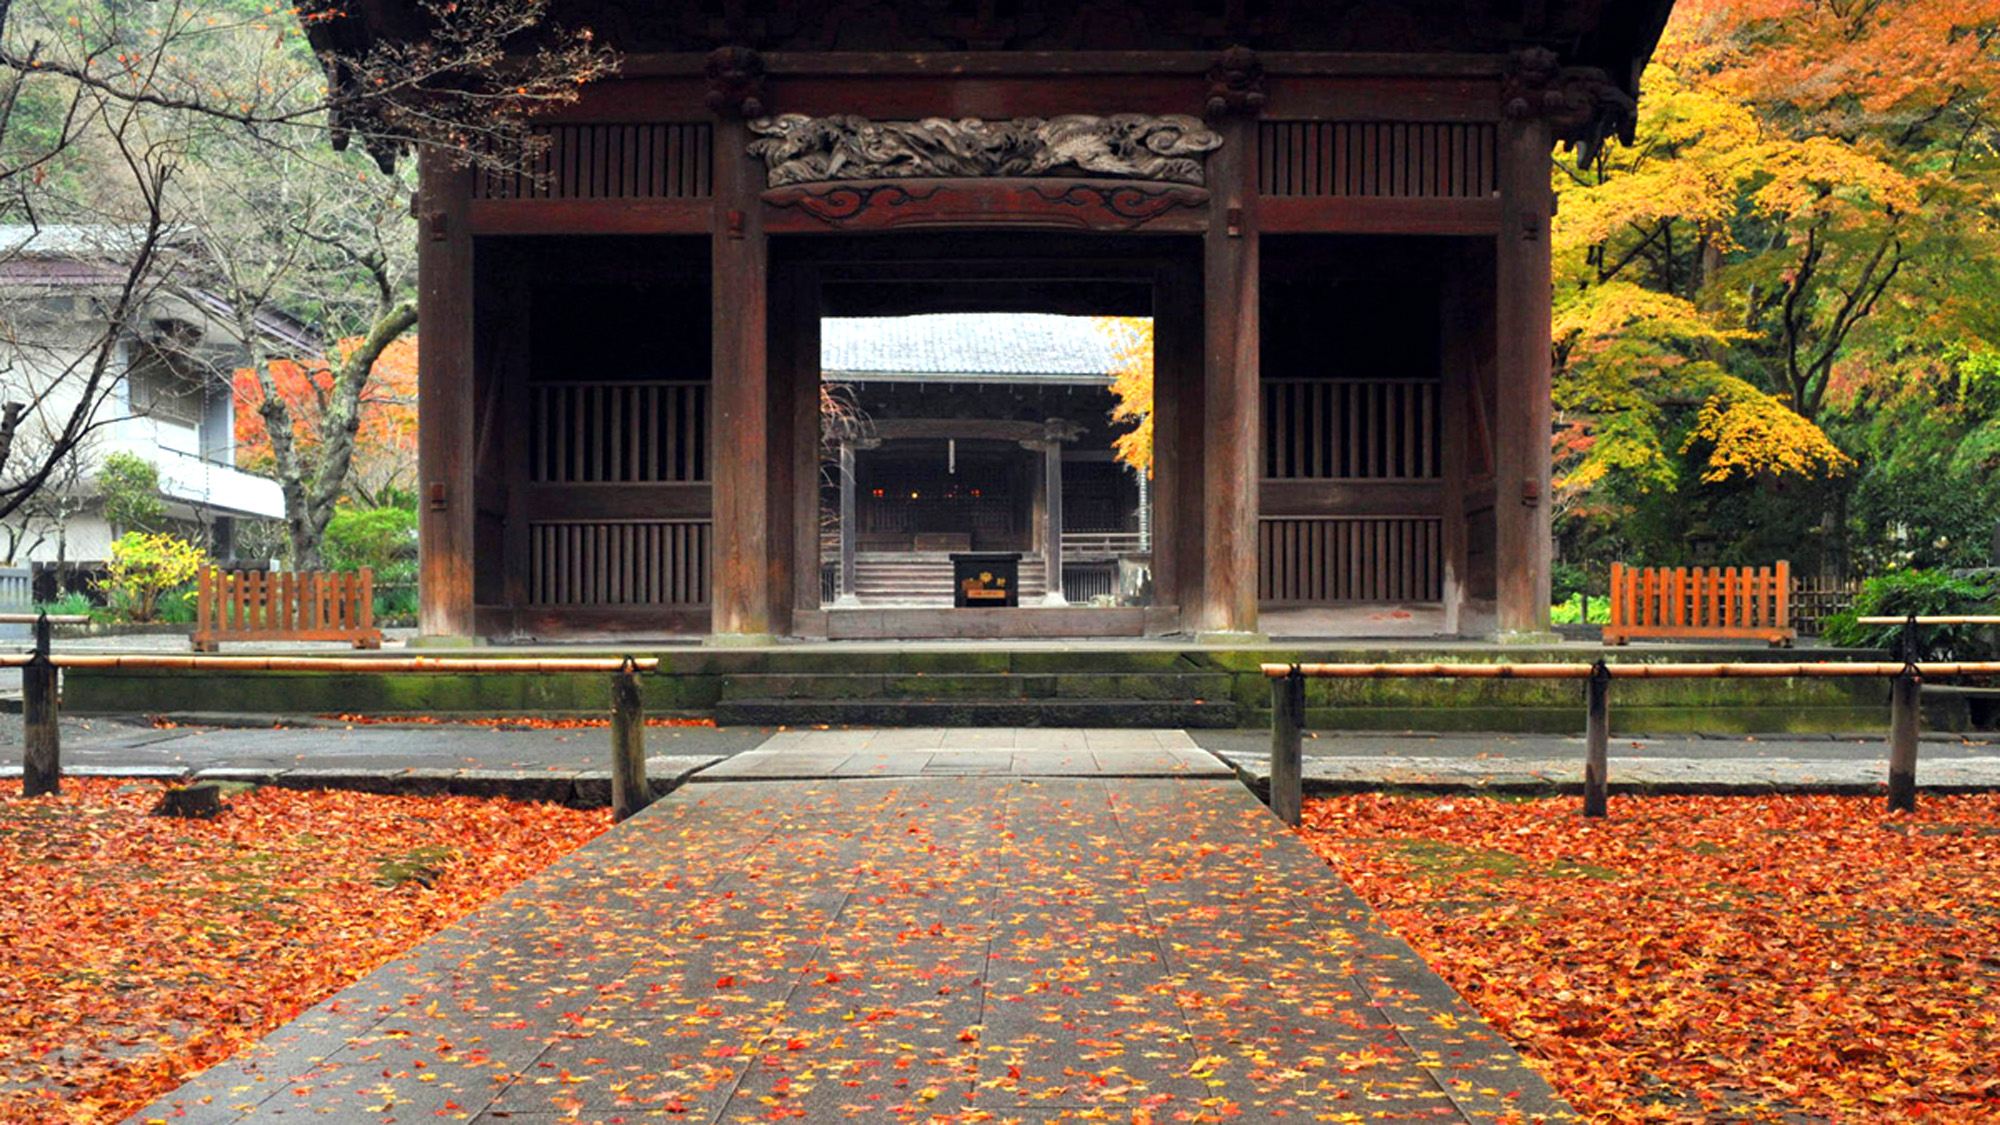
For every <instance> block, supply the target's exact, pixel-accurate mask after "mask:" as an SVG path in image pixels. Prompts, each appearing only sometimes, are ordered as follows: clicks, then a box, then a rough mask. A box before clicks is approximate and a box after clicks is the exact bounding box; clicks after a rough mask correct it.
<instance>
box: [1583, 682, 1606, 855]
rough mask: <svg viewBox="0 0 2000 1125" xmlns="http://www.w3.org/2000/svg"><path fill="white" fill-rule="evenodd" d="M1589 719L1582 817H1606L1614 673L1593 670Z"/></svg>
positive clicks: (1584, 762)
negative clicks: (1606, 788) (1612, 679)
mask: <svg viewBox="0 0 2000 1125" xmlns="http://www.w3.org/2000/svg"><path fill="white" fill-rule="evenodd" d="M1588 683H1589V685H1590V688H1589V691H1590V709H1589V712H1590V713H1589V719H1588V721H1587V723H1586V725H1585V727H1584V735H1583V750H1584V753H1583V815H1585V816H1593V817H1594V816H1603V815H1604V812H1605V803H1606V802H1605V787H1606V785H1607V784H1608V782H1609V779H1610V773H1611V763H1610V754H1611V669H1610V668H1608V667H1606V666H1605V663H1604V661H1602V660H1600V661H1598V662H1597V663H1596V664H1594V665H1592V666H1591V669H1590V679H1589V681H1588Z"/></svg>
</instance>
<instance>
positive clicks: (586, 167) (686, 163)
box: [472, 124, 714, 199]
mask: <svg viewBox="0 0 2000 1125" xmlns="http://www.w3.org/2000/svg"><path fill="white" fill-rule="evenodd" d="M531 135H532V137H533V144H532V145H531V147H530V151H529V153H528V155H527V156H526V157H525V159H523V160H521V161H520V162H519V164H520V167H517V168H513V169H508V170H498V169H495V170H487V171H484V172H482V173H481V174H480V175H479V176H478V177H477V179H476V181H475V182H474V184H473V193H472V194H473V198H475V199H706V198H708V195H709V192H710V190H711V188H712V186H713V181H714V156H713V154H712V152H711V147H712V144H713V130H712V128H711V127H710V126H708V125H706V124H677V125H644V124H614V125H544V126H540V127H538V128H536V129H534V130H533V131H532V134H531Z"/></svg>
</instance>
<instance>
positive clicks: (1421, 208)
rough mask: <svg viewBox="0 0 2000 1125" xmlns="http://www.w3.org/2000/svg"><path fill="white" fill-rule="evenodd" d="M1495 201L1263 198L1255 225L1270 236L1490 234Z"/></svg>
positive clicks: (1496, 226) (1495, 227) (1496, 223)
mask: <svg viewBox="0 0 2000 1125" xmlns="http://www.w3.org/2000/svg"><path fill="white" fill-rule="evenodd" d="M1500 213H1501V205H1500V201H1499V200H1498V199H1491V198H1489V199H1380V198H1366V197H1355V196H1331V195H1327V196H1312V197H1305V196H1268V195H1267V196H1265V197H1263V198H1262V199H1260V200H1258V202H1257V227H1258V229H1259V230H1260V231H1264V232H1266V233H1271V234H1293V233H1351V234H1432V235H1477V236H1483V237H1488V238H1490V237H1492V236H1494V235H1496V234H1498V233H1499V232H1500Z"/></svg>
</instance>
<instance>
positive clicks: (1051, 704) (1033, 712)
mask: <svg viewBox="0 0 2000 1125" xmlns="http://www.w3.org/2000/svg"><path fill="white" fill-rule="evenodd" d="M715 721H716V723H717V724H719V725H721V726H789V727H803V726H879V727H1130V728H1167V727H1203V728H1229V727H1234V726H1236V725H1237V707H1236V704H1235V703H1233V702H1231V701H1229V700H1227V699H1223V700H1199V701H1197V700H1191V699H1190V700H1172V699H891V698H874V699H870V698H853V699H825V698H819V699H725V700H722V701H720V702H718V703H717V704H716V705H715Z"/></svg>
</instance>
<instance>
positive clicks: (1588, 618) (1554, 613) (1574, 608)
mask: <svg viewBox="0 0 2000 1125" xmlns="http://www.w3.org/2000/svg"><path fill="white" fill-rule="evenodd" d="M1579 617H1581V618H1582V620H1579ZM1610 621H1611V599H1610V598H1590V599H1589V605H1588V606H1587V607H1586V606H1585V605H1584V604H1583V603H1581V602H1579V601H1578V600H1577V598H1576V597H1574V596H1571V597H1570V599H1569V600H1568V601H1560V602H1557V603H1556V604H1554V605H1552V606H1550V607H1549V624H1551V625H1581V624H1584V623H1586V622H1588V623H1589V624H1592V625H1605V624H1609V623H1610Z"/></svg>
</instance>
